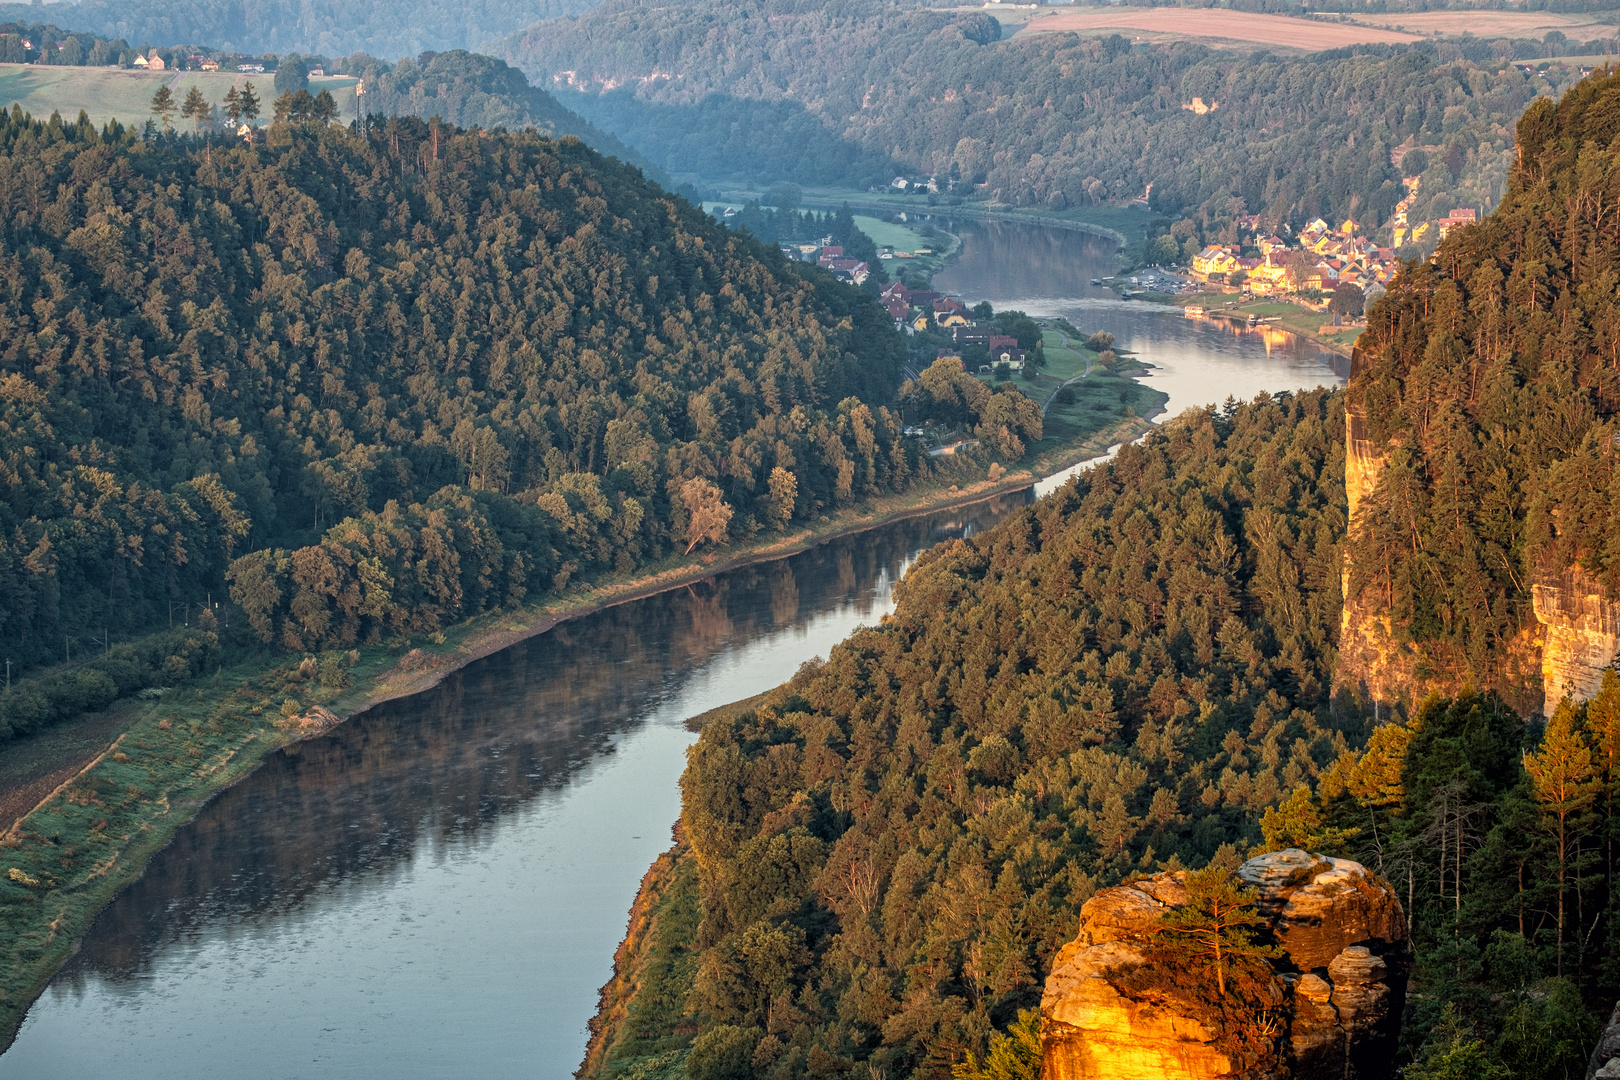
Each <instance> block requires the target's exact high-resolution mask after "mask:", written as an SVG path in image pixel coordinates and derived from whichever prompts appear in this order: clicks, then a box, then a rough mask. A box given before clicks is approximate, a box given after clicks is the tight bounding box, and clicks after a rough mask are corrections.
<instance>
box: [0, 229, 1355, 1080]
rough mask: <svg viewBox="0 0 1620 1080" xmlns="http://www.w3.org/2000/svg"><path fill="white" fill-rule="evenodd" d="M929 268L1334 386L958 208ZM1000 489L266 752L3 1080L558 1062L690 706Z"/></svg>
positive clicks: (1000, 503)
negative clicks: (939, 260) (950, 257)
mask: <svg viewBox="0 0 1620 1080" xmlns="http://www.w3.org/2000/svg"><path fill="white" fill-rule="evenodd" d="M951 227H952V229H953V231H955V232H957V233H958V235H960V236H961V237H962V238H963V249H962V253H961V256H960V258H959V260H958V261H957V262H955V263H953V264H952V266H951V267H949V268H948V269H947V270H946V271H945V272H944V273H942V274H940V275H938V276H937V277H936V279H935V280H936V285H937V286H938V287H940V288H942V289H945V290H949V291H953V292H956V293H959V294H960V295H962V296H963V297H964V298H965V299H967V300H969V301H973V302H976V301H978V300H981V299H988V300H990V301H991V302H992V303H993V304H994V305H996V307H998V308H1022V309H1023V310H1025V311H1028V312H1029V313H1031V314H1041V315H1062V316H1065V317H1067V318H1068V319H1069V320H1070V321H1071V322H1072V323H1074V324H1075V325H1076V326H1077V327H1079V328H1080V329H1082V330H1084V331H1086V332H1088V333H1089V332H1091V331H1094V330H1107V331H1109V332H1110V333H1112V334H1114V336H1115V338H1116V339H1117V341H1118V342H1119V344H1120V345H1122V346H1124V347H1125V348H1128V349H1130V350H1132V351H1133V352H1135V353H1137V354H1138V355H1139V356H1141V357H1142V358H1143V359H1145V360H1147V361H1149V362H1150V363H1152V364H1154V365H1155V369H1154V371H1153V373H1152V375H1151V376H1150V379H1151V381H1152V382H1153V384H1154V385H1155V386H1158V387H1159V388H1161V389H1163V390H1165V391H1166V392H1168V393H1169V394H1170V403H1169V406H1168V409H1169V411H1170V412H1171V413H1172V414H1173V413H1175V412H1179V411H1180V410H1181V409H1183V408H1186V407H1188V406H1192V405H1200V404H1204V403H1207V402H1212V401H1222V400H1224V399H1225V398H1226V397H1227V396H1228V395H1235V396H1238V397H1245V396H1253V395H1254V394H1256V393H1259V392H1260V391H1262V390H1266V391H1278V390H1286V389H1294V388H1296V387H1301V386H1305V387H1309V386H1316V385H1319V384H1324V385H1334V384H1337V383H1340V382H1342V381H1343V379H1342V372H1343V364H1344V362H1343V361H1342V360H1340V359H1339V358H1337V357H1335V356H1333V355H1332V354H1330V353H1327V352H1325V351H1323V350H1320V349H1316V348H1315V347H1313V346H1310V345H1307V344H1304V343H1300V342H1297V341H1295V340H1293V339H1292V338H1289V337H1287V336H1286V335H1279V334H1275V333H1271V332H1264V333H1260V332H1252V331H1238V332H1233V331H1230V330H1226V329H1224V328H1222V327H1221V326H1220V325H1219V324H1211V323H1205V322H1194V321H1189V320H1186V319H1183V318H1181V317H1180V315H1179V313H1175V312H1167V311H1162V310H1155V309H1152V308H1150V307H1149V306H1148V305H1144V304H1140V303H1125V302H1121V301H1119V300H1117V299H1113V298H1112V294H1111V293H1108V292H1105V291H1104V290H1103V289H1101V288H1094V287H1092V286H1091V285H1090V284H1089V282H1090V279H1091V278H1093V277H1102V276H1106V275H1107V274H1109V273H1111V272H1112V265H1113V248H1114V245H1113V244H1112V243H1111V242H1109V241H1106V240H1103V239H1100V238H1097V237H1094V236H1090V235H1087V234H1085V233H1078V232H1064V231H1058V230H1050V229H1045V228H1042V227H1040V226H1029V225H1007V224H1000V223H978V222H968V223H957V224H956V225H954V226H951ZM1026 497H1027V495H1024V494H1021V495H1017V496H1008V497H1003V498H1001V499H997V500H993V501H991V502H987V503H983V504H980V505H978V506H975V507H972V508H969V509H967V510H957V511H951V512H945V513H939V514H934V515H930V516H927V517H921V518H916V519H913V520H911V521H907V522H901V523H898V524H895V525H890V526H885V527H882V528H879V529H874V530H872V531H870V532H867V533H863V534H861V535H859V536H855V537H849V538H845V539H843V540H838V541H834V542H831V543H829V544H826V545H823V546H822V547H820V548H817V549H815V550H813V551H809V552H805V553H803V554H801V555H796V556H793V557H791V558H787V559H784V560H780V561H777V562H774V563H770V564H764V565H760V566H755V567H750V568H745V569H742V570H737V571H734V572H732V573H729V574H723V575H718V576H716V577H715V578H713V579H711V580H710V581H707V582H704V583H702V584H700V585H695V586H693V587H692V588H690V589H681V590H677V591H675V592H670V593H666V594H663V595H661V596H656V597H651V598H648V599H645V600H640V601H636V602H634V603H629V604H624V605H621V606H619V607H615V608H611V609H609V610H607V611H604V612H600V613H598V614H596V615H592V616H588V617H585V618H581V619H577V620H574V621H572V622H568V623H564V624H562V625H561V626H559V627H557V628H555V629H553V630H552V631H550V632H549V633H546V634H544V635H541V636H539V637H537V638H533V639H530V640H529V641H527V642H523V643H521V644H519V645H515V646H513V647H512V648H510V649H507V650H506V651H504V652H502V653H500V654H497V655H495V656H492V657H489V658H487V659H485V660H481V661H479V662H477V663H475V664H473V665H470V666H469V667H467V668H466V669H464V670H463V671H461V672H459V673H457V674H455V675H452V676H450V677H449V678H448V679H447V680H446V681H445V682H444V683H443V684H442V685H441V686H439V687H438V688H436V689H434V690H431V691H429V692H427V693H424V694H420V695H418V696H416V697H414V698H409V699H405V700H402V701H397V702H392V703H389V704H386V705H383V706H380V707H378V708H376V709H373V710H371V711H370V712H368V713H365V714H363V715H362V716H359V717H356V718H355V719H353V720H351V721H349V722H348V723H346V724H344V725H342V726H341V727H339V728H337V729H336V730H335V731H333V732H332V733H330V734H329V735H327V736H324V737H322V738H320V739H315V740H312V741H310V742H307V743H302V744H299V745H297V746H294V747H292V748H290V749H288V750H286V751H283V752H280V753H276V754H272V755H271V756H270V757H269V758H267V759H266V761H265V763H264V765H263V766H262V767H261V768H260V769H259V770H258V771H257V772H255V773H254V774H252V775H251V776H250V777H248V778H247V779H246V780H244V781H243V782H242V783H241V784H239V785H237V786H236V787H235V788H233V789H231V790H230V791H228V792H226V793H225V794H223V795H222V796H221V797H220V798H218V799H216V800H215V801H214V802H213V803H211V804H210V805H209V806H207V807H206V808H205V809H204V810H203V811H202V812H201V813H200V814H199V815H198V817H197V819H196V821H194V822H193V823H192V824H190V825H188V826H187V827H185V828H183V829H182V830H181V831H180V833H179V834H178V835H177V836H176V838H175V841H174V843H173V844H171V845H170V846H169V848H167V849H166V850H165V851H163V852H162V853H160V854H159V855H158V856H157V858H155V859H154V860H153V861H152V863H151V865H150V867H149V868H148V870H147V872H146V874H145V876H144V877H142V879H141V880H140V881H138V882H136V883H135V884H134V885H133V886H131V887H130V888H129V889H127V890H125V892H124V893H122V894H121V895H120V896H119V897H118V898H117V899H116V900H114V902H113V903H112V904H111V905H110V906H109V907H108V908H107V910H106V911H105V912H103V913H102V915H101V916H100V917H99V918H98V919H97V920H96V922H95V923H94V925H93V926H92V927H91V929H90V931H89V932H88V933H87V934H86V936H85V939H84V942H83V945H82V948H81V949H80V951H79V952H78V954H77V955H76V956H75V957H74V958H73V959H72V960H70V961H69V962H68V964H67V965H65V966H64V968H63V969H62V971H61V972H60V973H58V975H57V976H56V978H55V979H54V980H53V981H52V982H51V984H50V986H49V987H48V988H47V989H46V991H45V993H44V994H43V995H42V996H41V997H40V999H39V1001H38V1002H37V1003H36V1004H35V1005H34V1006H33V1008H32V1009H30V1010H29V1014H28V1017H27V1019H26V1020H25V1021H24V1023H23V1026H22V1029H21V1031H20V1032H19V1034H18V1037H17V1041H16V1043H15V1044H14V1045H13V1046H12V1048H11V1049H10V1050H9V1051H8V1052H7V1053H6V1054H5V1055H3V1056H0V1076H6V1077H10V1076H18V1077H28V1078H30V1080H51V1078H56V1077H62V1078H79V1077H113V1076H117V1077H121V1078H127V1080H147V1078H151V1080H159V1078H164V1080H189V1078H198V1080H201V1078H212V1077H217V1076H220V1075H230V1076H233V1077H242V1078H248V1080H255V1078H264V1080H279V1078H282V1077H299V1078H316V1077H319V1078H325V1077H363V1078H371V1077H376V1078H393V1077H460V1076H478V1077H480V1078H483V1080H499V1078H505V1077H559V1078H560V1077H565V1076H567V1075H569V1074H571V1073H572V1072H573V1070H574V1069H575V1068H576V1067H577V1066H578V1063H579V1061H580V1059H581V1057H582V1056H583V1052H584V1047H585V1042H586V1039H587V1031H586V1021H587V1020H588V1019H589V1018H590V1017H591V1015H592V1014H593V1013H594V1011H595V1007H596V992H597V989H598V988H599V987H600V986H601V985H602V984H603V983H604V982H606V981H607V978H608V976H609V974H610V973H611V970H612V956H613V950H614V948H615V947H616V946H617V944H618V942H619V939H620V938H621V937H622V935H623V932H624V927H625V918H626V913H627V912H628V910H629V907H630V903H631V901H632V900H633V899H634V896H635V892H636V888H637V886H638V884H639V881H640V878H641V875H642V874H643V873H644V872H645V870H646V868H647V866H648V865H649V864H650V863H651V862H652V861H653V859H654V858H655V857H656V856H657V855H658V853H659V852H661V851H663V850H665V849H666V848H667V847H668V846H669V843H670V827H671V825H672V824H673V822H674V821H675V818H676V816H677V814H678V812H679V791H678V788H677V786H676V781H677V780H678V778H679V776H680V771H681V768H682V766H683V764H684V750H685V748H686V747H687V746H688V745H690V743H691V741H692V740H693V738H694V737H695V736H693V735H692V734H691V733H690V732H688V731H687V730H686V728H685V726H684V725H683V723H682V721H683V720H684V719H685V718H686V717H689V716H692V715H694V714H696V713H699V712H702V711H704V710H706V709H710V708H713V707H715V706H717V705H722V704H725V703H727V702H730V701H735V700H737V699H739V698H742V697H746V696H748V695H750V694H754V693H758V692H759V691H761V690H765V689H767V688H769V687H771V686H774V685H776V684H777V683H780V682H781V681H783V680H784V679H786V678H788V677H789V676H791V675H792V674H793V672H794V671H795V670H796V669H797V668H798V667H799V665H800V664H802V663H803V662H804V661H806V660H808V659H810V658H812V657H815V656H825V655H826V654H827V651H828V650H829V649H830V648H831V647H832V646H833V645H834V644H836V643H837V642H838V641H840V640H842V639H843V638H845V637H846V636H848V635H849V633H850V632H851V631H852V630H854V629H855V628H856V627H857V626H861V625H870V624H872V623H875V622H876V621H877V620H878V619H879V618H880V617H881V616H882V615H883V614H884V613H885V612H886V611H888V610H889V609H890V607H891V606H892V602H891V599H890V588H891V586H892V585H893V583H894V582H895V580H897V578H898V577H899V576H900V575H901V574H902V573H904V570H905V567H906V566H907V565H908V564H909V563H910V562H911V561H912V560H913V559H914V558H915V557H916V555H917V553H918V552H920V551H921V550H923V549H924V548H925V547H927V546H928V545H930V544H933V543H936V542H938V541H940V540H942V539H946V538H949V537H953V536H961V535H964V534H971V533H973V532H976V531H979V530H981V529H983V528H987V527H989V526H990V525H992V524H994V523H995V522H996V521H998V520H1000V519H1001V518H1002V517H1004V516H1006V515H1007V514H1008V513H1011V512H1012V511H1013V510H1014V509H1016V508H1017V507H1018V506H1020V505H1023V503H1024V501H1025V498H1026Z"/></svg>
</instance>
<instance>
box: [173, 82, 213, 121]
mask: <svg viewBox="0 0 1620 1080" xmlns="http://www.w3.org/2000/svg"><path fill="white" fill-rule="evenodd" d="M211 111H212V106H210V105H209V104H208V99H207V98H205V97H203V92H202V90H201V89H200V88H198V87H196V86H193V87H192V88H191V89H190V90H188V91H186V100H185V104H183V105H181V106H180V115H181V116H184V117H185V118H186V119H188V120H190V121H191V130H193V131H196V130H198V129H199V128H201V127H202V122H203V120H204V119H205V118H206V117H207V116H208V114H209V113H210V112H211Z"/></svg>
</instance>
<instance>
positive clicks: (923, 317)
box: [911, 311, 928, 330]
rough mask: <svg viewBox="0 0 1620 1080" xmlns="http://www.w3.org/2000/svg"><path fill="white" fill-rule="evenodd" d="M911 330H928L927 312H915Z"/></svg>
mask: <svg viewBox="0 0 1620 1080" xmlns="http://www.w3.org/2000/svg"><path fill="white" fill-rule="evenodd" d="M911 328H912V329H913V330H927V329H928V312H926V311H919V312H917V315H916V317H915V318H913V319H912V320H911Z"/></svg>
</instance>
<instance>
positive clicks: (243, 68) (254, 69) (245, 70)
mask: <svg viewBox="0 0 1620 1080" xmlns="http://www.w3.org/2000/svg"><path fill="white" fill-rule="evenodd" d="M236 70H237V71H240V72H241V73H242V74H244V75H263V74H264V65H263V64H237V65H236ZM732 213H736V211H732Z"/></svg>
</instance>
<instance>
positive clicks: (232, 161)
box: [0, 111, 1014, 670]
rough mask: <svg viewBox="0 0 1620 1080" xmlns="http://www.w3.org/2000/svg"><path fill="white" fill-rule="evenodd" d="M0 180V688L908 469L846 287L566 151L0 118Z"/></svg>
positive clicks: (478, 599)
mask: <svg viewBox="0 0 1620 1080" xmlns="http://www.w3.org/2000/svg"><path fill="white" fill-rule="evenodd" d="M0 177H5V178H6V179H5V180H4V182H3V183H0V221H3V222H4V224H3V226H0V229H3V232H0V252H3V258H0V279H3V281H4V290H3V300H0V325H3V327H4V335H3V337H4V342H5V346H4V348H5V351H4V353H3V355H0V364H3V366H4V372H3V376H0V403H3V404H0V462H3V468H4V474H3V475H4V477H5V483H6V496H5V499H4V501H3V503H0V515H3V522H0V525H3V528H0V581H3V588H0V645H3V648H4V651H5V655H6V656H8V657H9V658H10V659H11V660H12V661H13V663H14V665H18V664H22V665H26V664H29V663H37V662H42V661H49V660H53V659H57V660H59V659H63V658H65V657H69V656H77V655H82V654H83V653H85V652H87V651H91V650H97V651H99V650H100V649H101V648H104V647H105V644H106V642H107V640H108V635H109V634H110V636H111V639H112V640H114V641H122V640H126V639H127V638H128V637H129V636H130V635H132V634H139V633H144V632H148V631H150V630H153V629H159V628H163V627H165V626H167V625H168V620H169V619H170V618H171V613H172V612H176V611H178V612H179V613H180V614H179V616H175V619H176V623H178V621H179V619H180V618H183V617H184V616H185V612H186V610H187V608H188V605H192V608H191V610H192V612H193V615H194V614H195V610H196V609H195V606H194V605H200V604H202V603H204V602H206V601H207V600H208V599H209V597H210V595H212V598H213V599H214V600H216V601H217V600H221V599H223V597H224V594H225V592H226V588H227V582H229V583H230V593H231V595H232V596H233V597H234V598H235V599H236V600H237V602H238V603H239V604H240V605H241V607H242V608H243V609H245V611H246V613H247V615H248V617H249V618H250V620H251V622H252V625H253V627H254V629H256V630H257V631H259V632H260V634H261V635H262V636H263V637H264V638H265V639H266V640H269V641H273V642H276V643H279V644H284V645H288V646H292V647H297V648H314V647H316V646H327V647H329V646H332V645H338V644H342V643H345V642H349V641H354V640H365V639H368V638H370V639H376V638H378V637H390V636H392V635H394V634H396V633H399V632H401V631H419V630H428V631H431V630H433V629H434V628H435V627H437V626H440V625H445V624H447V623H449V622H453V621H456V620H458V619H460V618H464V617H466V616H468V615H471V614H474V613H476V612H478V611H480V610H484V609H487V608H492V607H500V606H504V605H510V604H514V603H517V602H519V601H521V600H523V599H525V598H533V597H537V596H540V595H543V594H544V593H546V592H547V591H548V590H553V589H560V588H563V587H565V586H566V585H567V583H568V582H569V581H571V580H573V579H575V578H577V577H578V576H579V575H581V574H584V573H588V572H592V571H597V570H618V571H627V570H630V569H633V568H635V567H636V566H638V565H641V564H642V563H644V562H645V561H647V560H650V559H656V558H660V557H662V556H664V555H666V554H669V553H671V552H677V553H678V552H681V551H686V550H691V549H693V548H699V549H700V550H701V549H702V546H703V545H707V544H712V543H716V542H724V541H725V540H726V539H727V538H728V537H731V538H747V537H750V536H753V535H756V534H758V533H760V532H762V531H769V530H774V529H778V528H781V527H784V526H791V524H792V523H793V522H794V521H796V520H802V519H804V518H806V517H815V516H819V515H821V514H823V513H827V512H830V511H831V510H832V509H833V508H835V507H837V506H840V505H843V504H846V503H848V502H849V501H851V500H854V499H859V498H861V497H863V496H864V495H866V494H869V493H876V492H885V491H893V490H896V489H900V488H904V487H906V486H907V485H908V484H910V483H911V482H912V481H913V479H914V478H916V477H918V476H919V475H921V474H922V473H923V472H925V471H926V470H927V468H928V466H927V464H926V459H925V458H924V457H922V456H921V455H920V451H919V449H918V448H917V447H916V445H915V443H914V442H913V443H907V442H905V441H904V440H903V439H902V436H901V433H900V425H899V421H898V418H897V417H896V416H895V415H894V413H892V412H891V411H890V410H889V409H888V408H887V407H886V406H885V402H889V401H892V400H893V398H894V395H895V392H896V390H897V388H898V386H899V382H900V367H901V363H902V360H903V355H904V347H903V344H902V341H901V339H900V336H899V335H898V334H897V333H895V332H894V331H893V329H892V326H891V324H890V322H889V320H888V318H887V316H886V315H885V314H884V313H883V311H882V310H881V309H880V308H879V307H878V306H877V304H876V303H875V301H873V300H872V299H871V298H869V297H868V296H866V295H865V294H864V293H862V292H860V291H859V290H856V289H852V288H849V287H847V286H844V285H840V284H838V283H837V282H835V281H833V280H832V278H831V277H830V276H828V275H826V274H825V273H823V272H821V271H819V270H816V269H814V268H811V267H808V266H802V265H797V264H794V265H790V264H787V263H784V262H782V261H781V260H780V259H779V258H778V257H777V255H776V253H775V252H774V251H770V250H767V249H765V248H762V247H760V246H759V245H758V244H757V243H756V242H754V241H753V240H751V239H749V238H747V237H741V236H736V235H732V234H728V233H727V232H725V230H723V229H721V228H719V227H718V226H716V225H715V224H714V223H713V222H712V221H710V220H709V219H707V218H706V217H705V216H704V215H703V213H702V212H701V211H700V210H699V209H697V208H695V207H693V206H691V205H690V204H688V203H686V202H685V201H684V200H681V199H678V198H674V197H671V196H668V195H666V194H664V193H663V192H661V191H660V190H659V189H657V188H656V187H654V186H652V185H651V184H649V183H647V182H646V181H645V180H644V179H643V178H642V177H641V175H640V174H639V173H637V172H636V171H635V170H633V169H631V168H629V167H628V166H625V165H622V164H620V163H617V162H614V161H612V160H610V159H604V158H602V157H600V156H599V155H597V154H596V153H594V152H592V151H590V150H589V149H587V148H586V147H585V146H584V145H583V144H581V143H579V142H578V141H577V140H573V139H564V140H562V141H560V142H553V141H550V140H547V139H544V138H541V137H539V136H536V135H533V134H491V133H489V132H463V131H460V130H457V129H455V128H452V127H449V126H447V125H443V124H439V123H432V124H429V123H424V122H422V121H418V120H415V119H413V118H400V119H395V120H390V121H387V122H386V123H384V122H381V121H375V122H370V123H368V124H366V125H365V126H363V128H362V129H361V130H360V132H359V133H358V134H356V133H353V132H350V131H346V130H344V129H341V128H337V127H332V128H320V127H318V126H315V125H308V124H305V125H288V124H279V125H276V126H274V127H272V128H271V129H270V130H269V133H268V142H259V143H257V144H255V145H253V146H244V145H242V144H240V143H239V142H233V143H231V144H227V145H225V146H220V145H214V146H212V147H208V146H205V145H201V144H194V143H192V142H191V141H190V140H182V139H160V140H158V141H156V142H152V143H147V142H141V141H138V140H136V139H135V138H134V137H133V136H132V135H131V134H130V133H127V132H121V131H118V130H116V129H109V130H107V131H104V132H97V131H95V130H93V129H92V128H91V127H90V126H89V125H88V124H84V125H77V126H76V125H62V124H59V123H54V122H53V123H49V124H46V123H41V122H39V121H32V120H28V119H25V118H24V117H22V116H21V115H19V114H18V113H17V112H16V111H13V112H12V113H10V114H6V115H5V116H4V118H3V119H0ZM1007 392H1014V391H1011V390H1010V388H1009V390H1008V391H1007ZM962 467H964V468H974V469H977V470H982V469H983V468H984V467H985V464H984V462H983V460H980V461H979V462H978V463H977V464H976V465H963V466H962ZM978 475H982V472H980V473H978ZM14 670H15V667H14Z"/></svg>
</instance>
